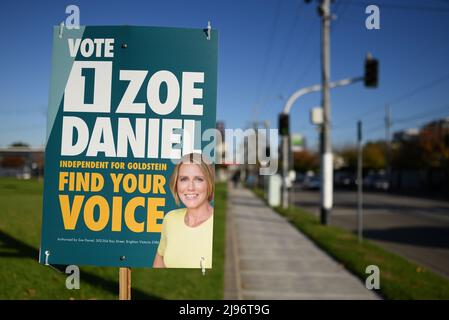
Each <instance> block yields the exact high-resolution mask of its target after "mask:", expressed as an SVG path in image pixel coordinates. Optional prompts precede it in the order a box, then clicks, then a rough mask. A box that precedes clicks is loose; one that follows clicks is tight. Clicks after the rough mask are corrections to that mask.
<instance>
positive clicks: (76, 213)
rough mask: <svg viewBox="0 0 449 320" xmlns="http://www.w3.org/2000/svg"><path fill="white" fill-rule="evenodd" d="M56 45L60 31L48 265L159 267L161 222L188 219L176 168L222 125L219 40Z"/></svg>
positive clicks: (180, 36) (50, 144)
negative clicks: (174, 215) (175, 214)
mask: <svg viewBox="0 0 449 320" xmlns="http://www.w3.org/2000/svg"><path fill="white" fill-rule="evenodd" d="M59 34H60V29H59V27H55V28H54V31H53V61H52V80H51V92H50V101H49V110H48V126H47V144H46V149H45V181H44V203H43V220H42V238H41V248H40V262H41V263H45V264H65V265H70V264H76V265H97V266H118V267H151V266H152V265H153V260H154V259H155V255H156V250H157V249H158V245H159V240H160V237H161V231H162V222H163V219H164V216H165V215H166V214H167V213H168V212H170V211H172V210H173V209H177V208H180V207H181V208H182V207H183V205H182V203H181V205H180V206H178V205H177V204H176V202H175V199H174V198H173V196H172V194H171V192H170V188H169V183H170V177H171V175H172V172H173V170H174V168H175V162H176V160H179V159H180V158H181V156H183V155H185V154H190V153H194V152H196V153H201V152H202V150H205V147H206V146H208V147H210V145H211V141H209V140H207V141H202V139H201V138H202V136H203V133H204V132H205V131H206V130H208V129H214V128H215V122H216V92H217V88H216V81H217V52H218V49H217V48H218V33H217V32H216V31H215V30H211V32H210V33H209V34H208V35H206V34H205V32H204V31H203V29H178V28H159V27H132V26H107V27H102V26H92V27H91V26H86V27H81V28H80V29H78V30H77V29H71V30H64V31H63V32H62V36H61V37H60V36H59ZM209 35H210V36H209ZM211 158H213V155H211V156H210V157H209V159H211ZM210 241H212V239H210ZM207 263H211V261H207ZM198 267H199V264H198Z"/></svg>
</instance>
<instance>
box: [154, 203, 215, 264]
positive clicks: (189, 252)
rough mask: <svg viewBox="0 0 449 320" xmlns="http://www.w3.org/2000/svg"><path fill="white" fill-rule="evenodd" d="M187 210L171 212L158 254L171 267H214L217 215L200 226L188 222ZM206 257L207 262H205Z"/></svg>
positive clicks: (165, 222)
mask: <svg viewBox="0 0 449 320" xmlns="http://www.w3.org/2000/svg"><path fill="white" fill-rule="evenodd" d="M186 213H187V209H185V208H183V209H176V210H172V211H170V212H169V213H167V214H166V215H165V217H164V221H163V223H162V233H161V239H160V241H159V247H158V249H157V253H158V254H159V255H161V256H163V257H164V264H165V266H166V267H167V268H201V265H203V266H204V268H206V269H210V268H212V239H213V238H212V236H213V235H212V231H213V224H214V223H213V217H214V216H213V215H212V216H211V217H210V218H209V219H207V220H206V221H204V222H203V223H202V224H201V225H199V226H197V227H194V228H192V227H189V226H187V225H186V224H185V222H184V217H185V215H186ZM202 258H204V259H202Z"/></svg>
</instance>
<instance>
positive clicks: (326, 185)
mask: <svg viewBox="0 0 449 320" xmlns="http://www.w3.org/2000/svg"><path fill="white" fill-rule="evenodd" d="M319 9H320V10H319V12H320V14H321V41H322V44H321V66H322V77H321V78H322V79H321V82H322V85H321V86H322V88H323V90H322V91H321V92H322V107H323V127H322V134H321V137H322V141H321V143H322V153H321V179H322V183H321V219H320V220H321V223H322V224H329V222H330V214H331V209H332V192H333V190H332V189H333V156H332V144H331V132H330V130H331V128H330V123H331V111H330V97H329V91H330V90H329V79H330V30H329V29H330V21H331V14H330V0H322V1H321V5H320V8H319Z"/></svg>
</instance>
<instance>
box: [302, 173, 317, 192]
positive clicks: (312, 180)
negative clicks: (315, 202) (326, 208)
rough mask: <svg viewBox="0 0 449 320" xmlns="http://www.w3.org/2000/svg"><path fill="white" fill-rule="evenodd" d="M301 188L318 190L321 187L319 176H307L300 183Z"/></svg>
mask: <svg viewBox="0 0 449 320" xmlns="http://www.w3.org/2000/svg"><path fill="white" fill-rule="evenodd" d="M302 188H303V189H306V190H319V189H320V188H321V178H320V176H312V177H309V176H307V177H306V178H305V179H304V181H303V183H302Z"/></svg>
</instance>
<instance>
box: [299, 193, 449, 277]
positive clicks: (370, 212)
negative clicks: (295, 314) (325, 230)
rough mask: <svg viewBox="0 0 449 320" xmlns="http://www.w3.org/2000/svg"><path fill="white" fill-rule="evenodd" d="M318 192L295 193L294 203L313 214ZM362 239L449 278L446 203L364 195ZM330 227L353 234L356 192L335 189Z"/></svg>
mask: <svg viewBox="0 0 449 320" xmlns="http://www.w3.org/2000/svg"><path fill="white" fill-rule="evenodd" d="M319 199H320V192H319V191H308V190H307V191H306V190H296V191H295V192H294V200H293V201H294V202H295V204H296V205H297V206H300V207H302V208H304V209H307V210H308V211H310V212H313V213H314V214H316V215H319V212H320V209H319V208H320V202H319V201H320V200H319ZM363 203H364V206H363V214H364V233H363V235H364V238H367V239H369V240H372V241H373V242H375V243H377V244H379V245H380V246H382V247H384V248H385V249H387V250H389V251H391V252H395V253H397V254H399V255H402V256H403V257H405V258H407V259H409V260H411V261H414V262H416V263H418V264H420V265H422V266H424V267H427V268H429V269H430V270H433V271H435V272H437V273H439V274H441V275H443V276H445V277H447V278H449V202H444V201H436V200H429V199H420V198H416V197H407V196H398V195H390V194H386V193H381V192H365V193H364V196H363ZM331 224H332V225H336V226H339V227H342V228H344V229H346V230H351V231H353V232H357V193H356V191H343V190H335V193H334V208H333V210H332V215H331Z"/></svg>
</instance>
